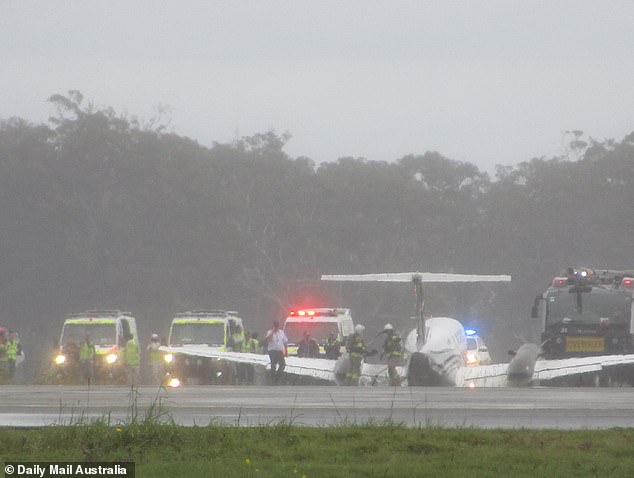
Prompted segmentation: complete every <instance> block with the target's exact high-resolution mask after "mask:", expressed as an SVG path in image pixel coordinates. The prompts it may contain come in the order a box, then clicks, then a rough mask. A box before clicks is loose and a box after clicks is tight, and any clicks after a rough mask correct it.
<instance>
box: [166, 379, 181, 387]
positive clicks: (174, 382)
mask: <svg viewBox="0 0 634 478" xmlns="http://www.w3.org/2000/svg"><path fill="white" fill-rule="evenodd" d="M167 386H168V387H170V388H178V387H180V386H181V381H180V380H179V379H178V378H177V377H172V378H170V379H169V380H168V381H167Z"/></svg>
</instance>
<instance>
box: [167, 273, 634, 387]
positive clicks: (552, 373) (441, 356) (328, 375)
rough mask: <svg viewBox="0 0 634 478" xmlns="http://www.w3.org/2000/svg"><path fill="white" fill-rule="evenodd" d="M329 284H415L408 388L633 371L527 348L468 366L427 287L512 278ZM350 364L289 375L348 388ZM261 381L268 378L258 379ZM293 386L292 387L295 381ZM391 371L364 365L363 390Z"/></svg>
mask: <svg viewBox="0 0 634 478" xmlns="http://www.w3.org/2000/svg"><path fill="white" fill-rule="evenodd" d="M321 279H322V280H324V281H350V282H388V283H399V282H400V283H411V284H413V285H414V287H415V291H416V319H417V326H416V327H415V328H414V329H413V330H412V331H410V332H409V334H408V335H407V337H406V339H405V342H404V348H405V351H406V352H407V355H409V358H408V360H407V363H406V364H405V366H404V367H399V368H398V372H399V374H400V375H401V377H403V378H404V380H403V384H407V385H409V386H450V387H470V388H472V387H506V386H532V385H537V384H547V383H549V382H553V381H554V382H555V383H556V381H557V380H561V379H566V378H569V377H582V376H584V375H588V374H597V373H598V372H602V371H606V370H619V369H622V368H623V367H630V366H634V354H629V355H606V356H592V357H575V358H567V359H557V360H543V359H542V358H541V346H540V345H538V344H531V343H528V344H524V345H522V346H521V347H519V349H518V350H517V351H515V352H513V353H512V355H513V358H512V359H511V361H510V362H509V363H499V364H491V365H475V366H467V364H466V355H467V345H466V335H465V329H464V327H463V325H462V324H461V323H460V322H459V321H457V320H455V319H453V318H449V317H431V318H429V317H425V316H424V315H423V309H424V296H423V285H424V284H430V283H480V282H492V283H493V282H510V281H511V277H510V276H508V275H473V274H453V273H432V272H406V273H386V274H346V275H322V276H321ZM161 350H162V351H163V352H167V353H183V354H185V355H189V356H192V357H197V358H206V359H211V360H221V361H227V362H229V363H240V364H246V365H250V366H253V367H254V369H256V370H259V371H260V372H264V371H265V370H267V369H269V358H268V356H266V355H261V354H252V353H240V352H222V351H217V350H214V349H211V348H209V347H191V348H188V349H187V350H185V351H184V350H182V349H173V348H171V347H161ZM347 364H348V358H347V354H344V355H343V356H342V357H341V358H340V359H339V360H337V361H336V362H335V361H332V360H326V359H321V358H300V357H287V358H286V369H285V373H286V374H287V375H288V376H291V377H295V378H296V379H301V378H304V377H306V378H309V379H312V380H315V381H316V383H330V384H339V385H341V384H343V383H344V382H345V373H346V371H347ZM257 375H258V374H256V376H257ZM259 375H260V376H262V375H263V373H260V374H259ZM290 383H293V382H292V380H291V382H290ZM387 383H388V377H387V367H386V366H385V365H382V364H370V363H365V362H364V363H363V365H362V368H361V377H360V384H362V385H377V384H387Z"/></svg>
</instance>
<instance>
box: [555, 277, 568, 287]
mask: <svg viewBox="0 0 634 478" xmlns="http://www.w3.org/2000/svg"><path fill="white" fill-rule="evenodd" d="M566 284H568V278H567V277H555V278H554V279H553V287H565V286H566Z"/></svg>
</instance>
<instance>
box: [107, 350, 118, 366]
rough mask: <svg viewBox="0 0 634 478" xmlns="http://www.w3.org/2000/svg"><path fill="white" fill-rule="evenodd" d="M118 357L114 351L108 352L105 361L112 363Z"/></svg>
mask: <svg viewBox="0 0 634 478" xmlns="http://www.w3.org/2000/svg"><path fill="white" fill-rule="evenodd" d="M118 358H119V357H117V354H114V353H112V354H108V355H106V363H108V364H113V363H115V362H116V361H117V359H118Z"/></svg>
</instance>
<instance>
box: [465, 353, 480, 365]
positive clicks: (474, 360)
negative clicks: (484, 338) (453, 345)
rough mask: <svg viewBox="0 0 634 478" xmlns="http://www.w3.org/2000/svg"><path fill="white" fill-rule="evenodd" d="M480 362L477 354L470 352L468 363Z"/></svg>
mask: <svg viewBox="0 0 634 478" xmlns="http://www.w3.org/2000/svg"><path fill="white" fill-rule="evenodd" d="M477 362H478V358H477V357H476V356H475V354H472V353H468V354H467V364H468V365H472V364H474V363H477Z"/></svg>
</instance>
